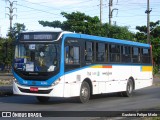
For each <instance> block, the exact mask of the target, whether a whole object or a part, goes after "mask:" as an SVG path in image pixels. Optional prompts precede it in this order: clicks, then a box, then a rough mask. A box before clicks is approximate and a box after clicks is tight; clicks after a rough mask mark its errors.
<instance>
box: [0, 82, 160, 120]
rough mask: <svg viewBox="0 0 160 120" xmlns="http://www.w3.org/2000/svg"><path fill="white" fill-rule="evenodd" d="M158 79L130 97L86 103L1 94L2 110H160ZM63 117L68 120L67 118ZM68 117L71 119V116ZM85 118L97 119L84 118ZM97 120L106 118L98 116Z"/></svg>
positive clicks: (99, 97) (98, 97) (99, 98)
mask: <svg viewBox="0 0 160 120" xmlns="http://www.w3.org/2000/svg"><path fill="white" fill-rule="evenodd" d="M156 81H157V80H156V79H154V85H153V86H151V87H147V88H143V89H140V90H137V91H135V92H134V95H133V96H132V97H130V98H128V97H121V96H118V95H117V94H105V95H95V96H93V97H92V98H91V100H90V101H89V102H88V103H86V104H81V103H77V102H76V101H75V99H74V98H51V99H50V100H49V102H48V103H46V104H41V103H39V102H38V101H37V100H36V98H35V97H32V96H12V95H11V96H0V111H137V110H152V109H157V110H158V111H160V92H159V91H160V86H159V82H156ZM57 119H58V120H59V119H60V118H57ZM63 119H64V120H66V118H63ZM67 119H68V120H70V118H67ZM72 119H74V118H72ZM76 119H77V118H76ZM81 119H82V118H78V119H77V120H81ZM83 120H95V119H94V118H92V119H90V118H83ZM96 120H105V119H99V118H97V119H96Z"/></svg>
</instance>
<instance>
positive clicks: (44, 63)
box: [14, 43, 60, 72]
mask: <svg viewBox="0 0 160 120" xmlns="http://www.w3.org/2000/svg"><path fill="white" fill-rule="evenodd" d="M59 48H60V47H59V45H58V44H26V43H25V44H24V43H23V44H18V45H16V49H15V59H14V68H15V69H16V70H19V71H25V72H53V71H55V70H56V69H57V68H58V67H59V63H58V61H59V57H58V56H59Z"/></svg>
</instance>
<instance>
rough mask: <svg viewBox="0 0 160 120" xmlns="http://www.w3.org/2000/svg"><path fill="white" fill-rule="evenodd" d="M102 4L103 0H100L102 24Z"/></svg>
mask: <svg viewBox="0 0 160 120" xmlns="http://www.w3.org/2000/svg"><path fill="white" fill-rule="evenodd" d="M102 5H103V0H100V23H101V24H102Z"/></svg>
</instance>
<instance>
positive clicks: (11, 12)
mask: <svg viewBox="0 0 160 120" xmlns="http://www.w3.org/2000/svg"><path fill="white" fill-rule="evenodd" d="M6 2H9V7H6V8H8V9H9V13H6V15H8V16H9V20H10V32H12V20H13V17H14V16H16V14H13V10H14V9H17V8H14V7H13V5H14V2H17V1H13V2H11V1H10V0H6Z"/></svg>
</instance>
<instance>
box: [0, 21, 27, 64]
mask: <svg viewBox="0 0 160 120" xmlns="http://www.w3.org/2000/svg"><path fill="white" fill-rule="evenodd" d="M25 30H26V29H25V25H24V24H20V23H15V24H14V26H13V28H12V31H9V32H8V36H9V37H8V38H0V64H5V66H11V63H12V59H13V53H14V42H15V40H16V36H17V35H18V33H20V32H22V31H25Z"/></svg>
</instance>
